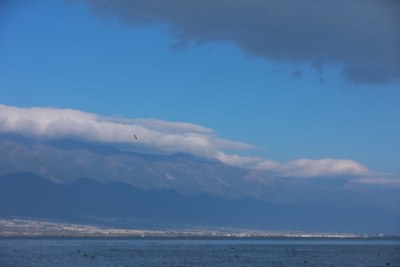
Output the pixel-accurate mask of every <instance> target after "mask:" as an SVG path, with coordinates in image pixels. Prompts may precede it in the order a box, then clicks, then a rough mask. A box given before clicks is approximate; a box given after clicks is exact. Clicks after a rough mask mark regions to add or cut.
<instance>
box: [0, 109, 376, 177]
mask: <svg viewBox="0 0 400 267" xmlns="http://www.w3.org/2000/svg"><path fill="white" fill-rule="evenodd" d="M0 132H2V133H19V134H22V135H25V136H29V137H32V138H37V139H41V140H51V139H63V138H70V139H76V140H84V141H90V142H104V143H114V144H117V145H119V146H120V147H122V148H123V149H126V150H139V151H151V152H156V153H175V152H185V153H190V154H193V155H197V156H202V157H208V158H216V159H218V160H220V161H222V162H224V163H226V164H229V165H233V166H238V167H244V168H253V169H261V170H266V171H270V172H271V173H274V174H277V175H280V176H297V177H317V176H327V175H328V176H329V175H352V176H358V175H362V176H363V177H364V178H365V177H369V174H370V172H369V171H368V169H367V168H366V167H365V166H363V165H361V164H359V163H357V162H355V161H352V160H348V159H346V160H343V159H319V160H311V159H298V160H294V161H289V162H283V163H281V162H276V161H272V160H266V159H262V158H258V157H245V156H239V155H236V154H227V153H226V152H225V151H226V150H227V149H251V148H254V146H252V145H249V144H246V143H242V142H236V141H232V140H226V139H223V138H221V137H218V136H217V135H216V133H215V132H214V131H213V130H212V129H209V128H206V127H203V126H199V125H195V124H191V123H183V122H168V121H161V120H155V119H124V118H119V117H105V116H100V115H96V114H92V113H87V112H82V111H78V110H72V109H57V108H38V107H36V108H18V107H12V106H5V105H0ZM366 181H369V182H370V180H366Z"/></svg>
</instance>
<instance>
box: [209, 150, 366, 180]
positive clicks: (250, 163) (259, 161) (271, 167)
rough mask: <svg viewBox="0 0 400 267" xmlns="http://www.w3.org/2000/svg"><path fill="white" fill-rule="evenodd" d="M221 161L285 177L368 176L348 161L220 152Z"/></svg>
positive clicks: (363, 167) (356, 164) (362, 167)
mask: <svg viewBox="0 0 400 267" xmlns="http://www.w3.org/2000/svg"><path fill="white" fill-rule="evenodd" d="M217 158H218V159H219V160H221V161H222V162H225V163H227V164H231V165H236V166H240V167H244V168H252V169H260V170H268V171H270V172H273V173H275V174H277V175H279V176H283V177H289V176H290V177H320V176H330V175H366V174H368V173H369V171H368V169H367V168H366V167H365V166H363V165H361V164H360V163H357V162H355V161H353V160H348V159H316V160H312V159H298V160H293V161H288V162H277V161H272V160H265V159H263V158H258V157H241V156H239V155H226V154H225V153H223V152H220V153H219V154H218V156H217Z"/></svg>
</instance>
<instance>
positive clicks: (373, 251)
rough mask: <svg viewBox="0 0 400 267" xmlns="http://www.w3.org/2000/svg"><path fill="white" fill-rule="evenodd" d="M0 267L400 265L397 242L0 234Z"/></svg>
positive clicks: (376, 240) (399, 248)
mask: <svg viewBox="0 0 400 267" xmlns="http://www.w3.org/2000/svg"><path fill="white" fill-rule="evenodd" d="M0 266H2V267H8V266H42V267H46V266H400V240H398V239H397V240H396V239H390V240H387V239H361V240H360V239H343V240H342V239H298V238H297V239H190V240H189V239H128V238H111V239H110V238H107V239H105V238H86V239H85V238H0Z"/></svg>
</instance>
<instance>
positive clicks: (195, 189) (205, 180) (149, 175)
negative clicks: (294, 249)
mask: <svg viewBox="0 0 400 267" xmlns="http://www.w3.org/2000/svg"><path fill="white" fill-rule="evenodd" d="M117 147H118V146H115V145H113V144H101V143H89V142H82V141H76V140H70V139H64V140H53V141H41V140H35V139H32V138H28V137H24V136H21V135H14V134H0V216H1V217H25V218H43V219H53V220H63V221H72V222H83V223H85V222H96V223H101V224H112V226H121V227H128V228H132V227H168V226H170V227H188V226H197V227H203V226H217V227H240V228H249V229H250V228H251V229H263V230H292V231H314V232H315V231H325V232H357V233H361V232H365V233H397V234H398V233H400V207H399V204H398V203H400V190H399V189H398V188H391V187H377V186H371V185H360V184H354V183H352V182H351V180H350V179H348V177H320V178H319V179H300V178H296V177H277V176H274V175H271V174H269V173H268V172H266V171H261V170H249V169H242V168H237V167H232V166H228V165H226V164H224V163H222V162H220V161H218V160H215V159H208V158H199V157H195V156H192V155H189V154H183V153H176V154H172V155H156V154H143V153H137V152H132V151H123V150H122V149H121V148H117Z"/></svg>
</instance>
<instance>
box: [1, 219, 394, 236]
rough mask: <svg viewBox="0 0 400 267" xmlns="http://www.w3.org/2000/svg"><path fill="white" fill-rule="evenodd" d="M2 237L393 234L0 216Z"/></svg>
mask: <svg viewBox="0 0 400 267" xmlns="http://www.w3.org/2000/svg"><path fill="white" fill-rule="evenodd" d="M0 237H138V238H146V237H147V238H152V237H154V238H157V237H159V238H279V237H281V238H388V237H393V236H386V235H380V234H378V235H365V234H353V233H304V232H290V231H288V232H279V231H278V232H277V231H255V230H241V229H231V228H218V229H189V230H180V229H178V230H149V229H145V230H142V229H118V228H107V227H102V226H96V225H84V224H72V223H62V222H50V221H42V220H31V219H0Z"/></svg>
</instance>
